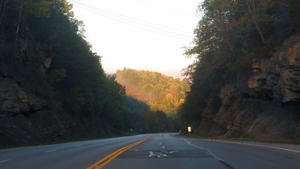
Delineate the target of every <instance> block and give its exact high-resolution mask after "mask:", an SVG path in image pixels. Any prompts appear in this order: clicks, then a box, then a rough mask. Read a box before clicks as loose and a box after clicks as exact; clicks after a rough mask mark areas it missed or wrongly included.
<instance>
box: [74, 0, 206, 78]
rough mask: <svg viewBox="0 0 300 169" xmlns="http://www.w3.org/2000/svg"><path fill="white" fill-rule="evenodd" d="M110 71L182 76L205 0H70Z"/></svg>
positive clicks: (105, 66)
mask: <svg viewBox="0 0 300 169" xmlns="http://www.w3.org/2000/svg"><path fill="white" fill-rule="evenodd" d="M68 1H69V2H71V3H73V5H74V8H73V11H74V13H75V17H76V18H77V19H79V20H82V21H83V22H84V24H85V30H86V33H85V36H86V38H87V40H88V41H89V42H90V43H91V45H92V47H93V51H94V52H97V53H98V54H99V55H100V56H102V66H103V68H104V70H105V71H106V72H108V73H113V72H115V71H116V70H118V69H123V68H124V67H126V68H133V69H138V70H151V71H157V72H161V73H164V74H167V75H171V76H174V77H180V75H181V70H182V69H183V68H185V67H187V66H188V65H189V64H190V63H192V62H193V60H192V59H187V58H185V56H184V55H183V53H184V49H183V47H185V46H191V42H192V40H193V30H194V28H195V27H196V25H197V23H198V21H199V19H200V13H199V12H197V8H198V5H199V3H200V2H201V1H202V0H68Z"/></svg>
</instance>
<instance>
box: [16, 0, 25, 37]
mask: <svg viewBox="0 0 300 169" xmlns="http://www.w3.org/2000/svg"><path fill="white" fill-rule="evenodd" d="M23 10H24V0H21V5H20V8H19V14H18V21H17V28H16V41H17V40H18V38H19V31H20V25H21V22H22V15H23Z"/></svg>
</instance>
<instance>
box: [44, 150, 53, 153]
mask: <svg viewBox="0 0 300 169" xmlns="http://www.w3.org/2000/svg"><path fill="white" fill-rule="evenodd" d="M55 151H56V150H48V151H45V153H52V152H55Z"/></svg>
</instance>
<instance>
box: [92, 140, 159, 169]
mask: <svg viewBox="0 0 300 169" xmlns="http://www.w3.org/2000/svg"><path fill="white" fill-rule="evenodd" d="M153 137H154V136H151V137H148V138H145V139H143V140H140V141H138V142H134V143H132V144H129V145H128V146H126V147H123V148H120V149H118V150H117V151H115V152H113V153H111V154H109V155H108V156H106V157H104V158H102V159H101V160H100V161H98V162H96V163H94V164H93V165H91V166H90V167H88V168H86V169H100V168H102V167H104V166H105V165H106V164H108V163H109V162H111V161H112V160H113V159H115V158H117V157H118V156H119V155H121V154H122V153H124V152H125V151H127V150H129V149H130V148H132V147H134V146H136V145H138V144H141V143H143V142H145V141H147V140H149V139H152V138H153Z"/></svg>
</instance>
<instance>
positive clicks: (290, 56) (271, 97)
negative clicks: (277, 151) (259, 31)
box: [211, 35, 300, 139]
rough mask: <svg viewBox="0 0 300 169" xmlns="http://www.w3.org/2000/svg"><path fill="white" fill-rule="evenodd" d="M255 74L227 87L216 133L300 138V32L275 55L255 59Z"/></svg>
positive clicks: (236, 135) (218, 114) (253, 65)
mask: <svg viewBox="0 0 300 169" xmlns="http://www.w3.org/2000/svg"><path fill="white" fill-rule="evenodd" d="M252 71H253V72H252V74H250V75H248V76H241V77H240V78H239V79H238V81H237V82H235V83H233V84H228V85H226V86H224V87H223V88H222V90H221V93H220V98H221V100H222V106H221V108H220V109H219V111H218V113H217V115H216V118H215V122H216V123H217V124H219V125H218V126H221V127H220V128H221V129H220V128H219V129H213V130H212V131H211V132H212V135H224V136H226V137H258V138H263V139H270V138H272V139H274V138H277V139H283V138H289V139H300V121H299V120H297V119H299V116H300V35H296V36H292V37H291V38H290V39H288V40H286V41H285V43H284V44H283V46H282V47H281V48H280V49H278V50H277V51H276V52H274V54H273V55H272V57H271V58H260V59H256V60H255V61H253V64H252Z"/></svg>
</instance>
